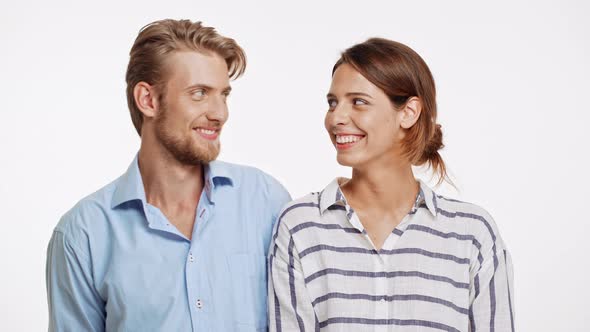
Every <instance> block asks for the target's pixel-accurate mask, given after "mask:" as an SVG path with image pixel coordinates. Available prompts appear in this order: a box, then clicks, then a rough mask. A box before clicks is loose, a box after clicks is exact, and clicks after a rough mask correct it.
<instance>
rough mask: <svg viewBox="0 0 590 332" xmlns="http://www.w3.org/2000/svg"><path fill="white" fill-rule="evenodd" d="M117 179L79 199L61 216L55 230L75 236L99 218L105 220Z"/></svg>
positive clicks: (90, 226) (98, 222) (96, 222)
mask: <svg viewBox="0 0 590 332" xmlns="http://www.w3.org/2000/svg"><path fill="white" fill-rule="evenodd" d="M119 180H120V178H118V179H116V180H114V181H112V182H111V183H109V184H107V185H105V186H103V187H102V188H100V189H98V190H97V191H95V192H93V193H91V194H89V195H87V196H86V197H84V198H82V199H80V200H79V201H78V202H77V203H76V204H75V205H74V206H73V207H72V208H70V209H69V210H68V211H67V212H66V213H65V214H64V215H63V216H62V217H61V219H60V220H59V223H58V224H57V226H56V227H55V231H57V232H61V233H63V234H64V235H65V236H76V234H77V233H80V232H83V233H86V232H88V231H90V230H91V229H92V228H93V227H96V226H97V225H99V224H101V220H103V221H106V219H107V215H108V213H109V211H110V210H111V203H112V198H113V193H114V191H115V189H116V187H117V182H118V181H119Z"/></svg>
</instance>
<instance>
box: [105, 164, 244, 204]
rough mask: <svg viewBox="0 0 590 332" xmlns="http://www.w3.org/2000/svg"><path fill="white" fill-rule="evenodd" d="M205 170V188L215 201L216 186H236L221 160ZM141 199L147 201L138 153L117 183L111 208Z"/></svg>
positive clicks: (210, 197) (208, 165)
mask: <svg viewBox="0 0 590 332" xmlns="http://www.w3.org/2000/svg"><path fill="white" fill-rule="evenodd" d="M203 170H204V172H205V184H204V188H203V189H204V190H205V194H206V195H207V199H208V200H209V201H210V202H211V203H214V196H215V194H214V193H215V188H216V187H217V186H222V185H226V184H227V185H230V186H232V187H233V186H235V185H236V180H235V177H234V176H232V174H231V172H230V169H229V166H228V165H227V164H226V163H224V162H221V161H212V162H210V163H209V164H206V165H205V166H204V167H203ZM133 200H140V201H141V202H142V203H145V202H146V197H145V189H144V187H143V181H142V179H141V173H140V171H139V163H138V155H136V156H135V158H133V161H132V162H131V164H130V165H129V167H128V168H127V171H126V172H125V174H123V175H122V176H121V177H120V178H119V180H118V182H117V185H116V188H115V191H114V193H113V198H112V201H111V208H115V207H117V206H119V205H121V204H123V203H125V202H129V201H133Z"/></svg>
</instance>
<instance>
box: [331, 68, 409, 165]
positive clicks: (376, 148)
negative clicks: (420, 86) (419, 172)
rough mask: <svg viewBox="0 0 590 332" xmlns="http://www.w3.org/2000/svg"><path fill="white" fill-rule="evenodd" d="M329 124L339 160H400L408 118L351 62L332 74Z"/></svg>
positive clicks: (361, 162) (366, 162)
mask: <svg viewBox="0 0 590 332" xmlns="http://www.w3.org/2000/svg"><path fill="white" fill-rule="evenodd" d="M327 98H328V107H329V108H328V112H327V113H326V119H325V126H326V130H327V131H328V134H329V135H330V139H331V140H332V144H334V146H335V147H336V151H337V160H338V163H339V164H341V165H344V166H350V167H353V168H366V167H367V166H369V165H371V164H373V163H375V162H376V161H380V160H381V161H385V162H387V163H389V162H391V161H392V158H393V160H398V161H399V160H400V159H399V157H400V151H401V149H400V141H401V139H402V138H403V136H404V132H403V129H402V128H401V126H400V124H401V122H402V121H404V119H403V118H402V114H401V113H404V112H398V111H396V110H395V108H394V106H393V104H392V102H391V101H390V100H389V98H388V97H387V95H386V94H385V92H383V90H381V89H380V88H378V87H377V86H376V85H374V84H373V83H371V82H370V81H369V80H367V79H366V78H365V77H364V76H363V75H361V74H360V73H359V72H358V71H356V70H355V69H354V68H353V67H352V66H350V65H349V64H346V63H345V64H342V65H340V66H339V67H338V68H337V69H336V72H335V73H334V75H333V77H332V85H331V86H330V92H329V93H328V95H327Z"/></svg>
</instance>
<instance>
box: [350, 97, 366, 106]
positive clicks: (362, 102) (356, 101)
mask: <svg viewBox="0 0 590 332" xmlns="http://www.w3.org/2000/svg"><path fill="white" fill-rule="evenodd" d="M352 103H353V104H354V105H367V104H368V103H367V101H366V100H364V99H361V98H354V99H353V100H352Z"/></svg>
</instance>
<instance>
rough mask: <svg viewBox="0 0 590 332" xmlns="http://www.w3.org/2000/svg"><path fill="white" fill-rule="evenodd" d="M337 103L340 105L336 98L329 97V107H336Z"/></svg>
mask: <svg viewBox="0 0 590 332" xmlns="http://www.w3.org/2000/svg"><path fill="white" fill-rule="evenodd" d="M336 105H338V102H337V101H336V99H328V107H330V109H332V108H334V107H336Z"/></svg>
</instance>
